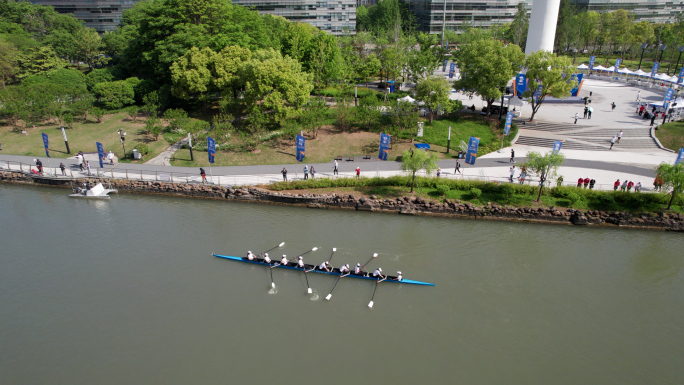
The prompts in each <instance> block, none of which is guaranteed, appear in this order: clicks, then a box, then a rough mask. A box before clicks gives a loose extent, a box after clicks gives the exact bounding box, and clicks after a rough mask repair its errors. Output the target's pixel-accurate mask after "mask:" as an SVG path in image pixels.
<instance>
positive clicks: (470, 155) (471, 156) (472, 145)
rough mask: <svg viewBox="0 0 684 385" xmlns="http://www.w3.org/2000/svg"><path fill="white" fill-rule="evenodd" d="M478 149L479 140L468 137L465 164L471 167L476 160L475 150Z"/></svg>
mask: <svg viewBox="0 0 684 385" xmlns="http://www.w3.org/2000/svg"><path fill="white" fill-rule="evenodd" d="M478 147H480V138H476V137H474V136H471V137H470V141H469V142H468V152H467V153H466V163H468V164H470V165H473V164H475V159H477V149H478Z"/></svg>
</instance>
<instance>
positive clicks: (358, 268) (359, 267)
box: [354, 263, 362, 275]
mask: <svg viewBox="0 0 684 385" xmlns="http://www.w3.org/2000/svg"><path fill="white" fill-rule="evenodd" d="M361 273H362V271H361V264H360V263H357V264H356V267H355V268H354V274H356V275H361Z"/></svg>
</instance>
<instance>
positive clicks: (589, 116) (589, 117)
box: [587, 108, 592, 120]
mask: <svg viewBox="0 0 684 385" xmlns="http://www.w3.org/2000/svg"><path fill="white" fill-rule="evenodd" d="M591 111H592V110H591V108H590V109H589V111H587V112H588V113H589V115H588V117H587V119H589V120H591Z"/></svg>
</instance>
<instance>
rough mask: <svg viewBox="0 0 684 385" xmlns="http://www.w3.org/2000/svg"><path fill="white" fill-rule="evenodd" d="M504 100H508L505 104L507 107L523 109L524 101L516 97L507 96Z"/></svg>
mask: <svg viewBox="0 0 684 385" xmlns="http://www.w3.org/2000/svg"><path fill="white" fill-rule="evenodd" d="M506 98H507V99H508V100H507V101H506V103H508V106H509V107H523V106H524V105H525V101H524V100H521V99H520V98H518V97H517V96H513V95H509V96H507V97H506Z"/></svg>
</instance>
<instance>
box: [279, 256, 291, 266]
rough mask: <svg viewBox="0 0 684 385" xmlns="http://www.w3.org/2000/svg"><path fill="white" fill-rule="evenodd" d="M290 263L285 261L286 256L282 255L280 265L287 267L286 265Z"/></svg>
mask: <svg viewBox="0 0 684 385" xmlns="http://www.w3.org/2000/svg"><path fill="white" fill-rule="evenodd" d="M288 262H290V261H288V260H287V255H285V254H283V258H282V259H281V260H280V264H281V265H283V266H287V263H288Z"/></svg>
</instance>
